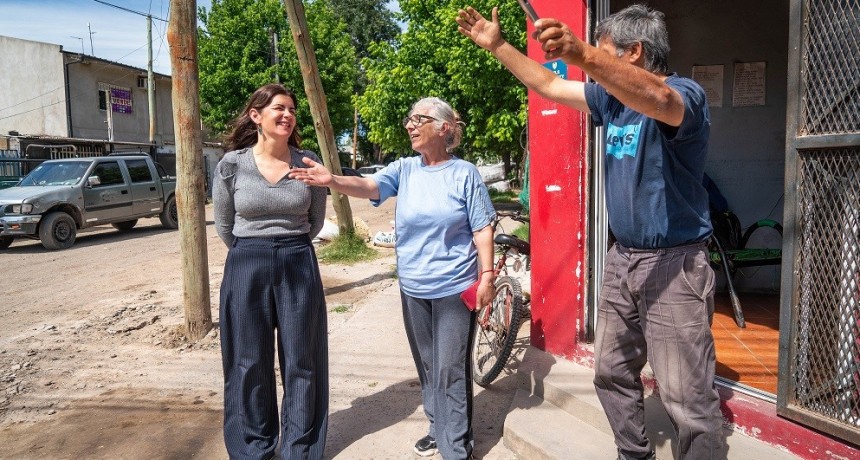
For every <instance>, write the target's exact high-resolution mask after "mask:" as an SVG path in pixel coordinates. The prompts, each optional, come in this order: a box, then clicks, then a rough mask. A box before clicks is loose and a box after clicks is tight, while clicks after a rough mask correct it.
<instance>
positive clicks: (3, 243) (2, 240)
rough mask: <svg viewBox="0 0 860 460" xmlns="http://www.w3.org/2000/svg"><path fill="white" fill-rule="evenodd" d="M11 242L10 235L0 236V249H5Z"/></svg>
mask: <svg viewBox="0 0 860 460" xmlns="http://www.w3.org/2000/svg"><path fill="white" fill-rule="evenodd" d="M10 244H12V237H11V236H0V249H6V248H8V247H9V245H10Z"/></svg>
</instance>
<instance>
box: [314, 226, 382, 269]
mask: <svg viewBox="0 0 860 460" xmlns="http://www.w3.org/2000/svg"><path fill="white" fill-rule="evenodd" d="M318 255H319V259H320V260H321V261H323V262H326V263H342V264H354V263H357V262H363V261H366V260H373V259H375V258H376V257H377V256H378V255H379V253H378V252H377V251H376V249H373V248H371V247H368V246H367V244H366V243H365V242H364V240H363V239H361V237H359V236H357V235H356V234H355V233H346V234H343V235H338V236H336V237H335V238H334V239H333V240H331V242H330V243H329V244H327V245H325V246H323V247H322V248H321V249H320V250H319V253H318Z"/></svg>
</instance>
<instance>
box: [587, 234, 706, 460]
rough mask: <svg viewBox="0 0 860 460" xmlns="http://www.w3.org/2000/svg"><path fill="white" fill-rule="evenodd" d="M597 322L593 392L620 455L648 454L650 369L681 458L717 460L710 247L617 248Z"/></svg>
mask: <svg viewBox="0 0 860 460" xmlns="http://www.w3.org/2000/svg"><path fill="white" fill-rule="evenodd" d="M603 279H604V281H603V289H602V291H601V293H600V304H599V307H598V309H599V311H598V317H597V332H596V337H595V340H596V343H595V355H596V363H595V377H594V386H595V387H596V389H597V396H598V397H599V398H600V402H601V404H602V405H603V409H604V411H605V412H606V416H607V418H609V423H610V425H611V426H612V430H613V432H614V434H615V443H616V445H617V446H618V449H619V450H620V452H621V453H623V454H625V455H628V456H631V457H641V456H644V455H646V454H647V453H648V452H649V451H650V450H651V448H652V446H651V444H650V441H649V440H648V438H647V436H646V435H645V410H644V409H645V405H644V399H643V387H642V380H641V378H640V373H641V371H642V368H643V367H644V366H645V362H646V359H647V361H648V362H650V363H651V368H652V369H653V370H654V376H655V377H656V379H657V388H658V390H659V393H660V400H661V401H662V402H663V406H664V407H665V408H666V412H668V414H669V417H670V418H671V420H672V424H673V425H674V426H675V429H676V431H677V434H678V451H677V452H676V453H675V458H678V459H694V460H708V459H714V458H717V455H719V454H718V451H719V448H720V443H721V442H722V441H721V440H722V436H721V432H720V430H721V427H722V416H721V414H720V398H719V395H718V394H717V391H716V388H715V387H714V366H715V353H714V338H713V335H711V320H712V319H713V314H714V272H713V270H712V269H711V267H710V265H708V255H707V250H706V248H705V246H704V244H703V243H699V244H693V245H687V246H679V247H675V248H669V249H649V250H641V249H629V248H624V247H622V246H621V245H619V244H615V245H614V246H613V247H612V249H610V251H609V253H608V254H607V258H606V268H605V270H604V278H603Z"/></svg>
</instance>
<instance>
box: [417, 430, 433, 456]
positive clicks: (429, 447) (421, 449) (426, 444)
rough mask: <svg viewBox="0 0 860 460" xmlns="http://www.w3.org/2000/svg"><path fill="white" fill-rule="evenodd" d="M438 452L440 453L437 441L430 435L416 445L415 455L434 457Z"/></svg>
mask: <svg viewBox="0 0 860 460" xmlns="http://www.w3.org/2000/svg"><path fill="white" fill-rule="evenodd" d="M436 452H439V449H437V448H436V440H435V439H433V437H432V436H430V435H429V434H428V435H427V436H424V437H423V438H421V439H419V440H418V442H416V443H415V453H416V454H418V455H420V456H422V457H432V456H434V455H436Z"/></svg>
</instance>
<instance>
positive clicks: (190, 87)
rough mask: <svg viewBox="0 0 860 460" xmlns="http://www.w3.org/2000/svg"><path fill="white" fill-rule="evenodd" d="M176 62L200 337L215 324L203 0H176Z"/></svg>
mask: <svg viewBox="0 0 860 460" xmlns="http://www.w3.org/2000/svg"><path fill="white" fill-rule="evenodd" d="M170 12H171V15H170V22H169V23H168V26H167V42H168V43H170V65H171V67H172V70H173V78H172V79H171V80H172V81H173V91H172V98H173V131H174V132H175V133H176V175H177V181H176V206H177V208H178V212H179V248H180V253H181V258H182V288H183V289H182V293H183V296H182V297H183V303H184V305H185V334H186V335H187V337H188V339H189V340H192V341H197V340H200V339H202V338H203V337H205V336H206V334H207V333H208V332H209V330H210V329H212V310H211V308H210V304H209V267H208V259H207V253H206V227H205V225H206V211H205V209H204V206H203V205H204V201H205V191H204V185H203V180H204V176H205V174H204V172H203V138H202V133H201V129H200V80H199V74H198V67H197V1H196V0H170Z"/></svg>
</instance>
